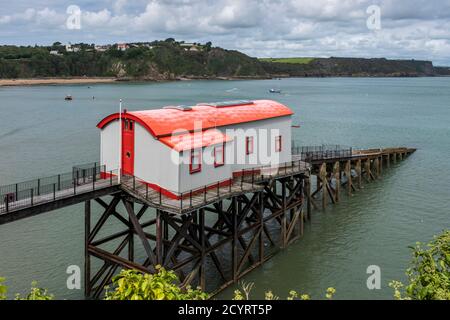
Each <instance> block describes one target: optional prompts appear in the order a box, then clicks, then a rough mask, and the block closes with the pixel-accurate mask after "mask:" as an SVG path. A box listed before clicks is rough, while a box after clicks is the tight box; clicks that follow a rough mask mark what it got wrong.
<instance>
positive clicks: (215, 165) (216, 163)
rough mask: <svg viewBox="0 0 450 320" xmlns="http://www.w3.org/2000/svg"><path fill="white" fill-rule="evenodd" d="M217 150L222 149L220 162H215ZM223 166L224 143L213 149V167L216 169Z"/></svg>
mask: <svg viewBox="0 0 450 320" xmlns="http://www.w3.org/2000/svg"><path fill="white" fill-rule="evenodd" d="M217 148H222V162H217V154H216V150H217ZM224 165H225V143H224V144H222V145H219V146H215V147H214V167H216V168H218V167H222V166H224Z"/></svg>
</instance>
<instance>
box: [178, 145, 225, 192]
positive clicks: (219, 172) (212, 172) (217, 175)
mask: <svg viewBox="0 0 450 320" xmlns="http://www.w3.org/2000/svg"><path fill="white" fill-rule="evenodd" d="M231 145H232V143H230V142H228V143H226V144H225V153H226V152H227V150H228V149H229V148H230V147H231ZM207 157H209V159H210V160H212V161H208V163H205V162H206V159H207ZM190 158H191V151H190V150H187V151H184V152H183V154H182V159H183V163H182V164H181V165H180V192H188V191H190V190H193V189H194V190H195V189H198V188H202V187H204V186H207V185H210V184H213V183H216V182H222V181H225V180H228V179H231V177H232V171H231V166H230V165H228V164H227V162H226V160H225V165H223V166H220V167H215V166H214V161H213V159H214V146H209V147H206V148H204V149H203V154H202V171H200V172H196V173H194V174H191V173H190V168H189V163H190Z"/></svg>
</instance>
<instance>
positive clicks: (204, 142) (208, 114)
mask: <svg viewBox="0 0 450 320" xmlns="http://www.w3.org/2000/svg"><path fill="white" fill-rule="evenodd" d="M292 115H293V112H292V111H291V110H290V109H289V108H288V107H286V106H284V105H282V104H280V103H278V102H275V101H270V100H258V101H234V102H225V103H206V104H198V105H196V106H192V107H184V106H181V107H165V108H163V109H155V110H146V111H133V112H124V113H122V126H121V129H120V132H119V114H118V113H116V114H112V115H110V116H108V117H106V118H105V119H103V120H102V121H101V122H100V123H99V124H98V127H99V128H100V129H101V155H100V158H101V163H102V164H104V165H106V171H107V172H109V171H111V170H117V169H118V168H121V170H122V173H123V174H127V175H134V176H135V177H136V178H138V179H140V180H142V181H144V182H145V183H147V184H148V185H149V187H151V188H153V189H155V190H157V191H161V192H162V193H163V194H165V195H167V196H169V197H171V198H179V195H180V194H181V193H185V192H188V191H190V190H197V189H198V190H200V189H204V187H208V186H217V183H219V184H221V185H226V184H229V183H230V182H231V180H232V178H233V177H234V176H238V175H240V174H243V173H246V172H249V171H252V170H257V169H258V168H260V167H261V166H267V165H271V166H276V165H278V164H281V163H286V162H290V161H291V127H292V119H291V118H292ZM120 140H121V142H120ZM120 145H121V146H120Z"/></svg>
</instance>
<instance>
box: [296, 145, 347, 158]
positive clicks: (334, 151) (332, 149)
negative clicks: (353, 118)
mask: <svg viewBox="0 0 450 320" xmlns="http://www.w3.org/2000/svg"><path fill="white" fill-rule="evenodd" d="M292 155H294V156H298V157H300V159H301V160H303V161H305V162H311V161H317V160H330V159H339V158H350V157H352V156H353V148H352V147H346V146H341V145H322V146H299V147H293V148H292Z"/></svg>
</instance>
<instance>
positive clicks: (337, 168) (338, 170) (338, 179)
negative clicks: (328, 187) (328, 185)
mask: <svg viewBox="0 0 450 320" xmlns="http://www.w3.org/2000/svg"><path fill="white" fill-rule="evenodd" d="M333 173H334V179H335V182H336V188H335V193H334V199H335V201H336V203H337V202H339V193H340V188H341V165H340V163H339V161H336V162H335V164H334V166H333Z"/></svg>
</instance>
